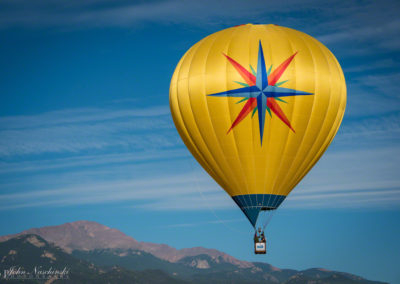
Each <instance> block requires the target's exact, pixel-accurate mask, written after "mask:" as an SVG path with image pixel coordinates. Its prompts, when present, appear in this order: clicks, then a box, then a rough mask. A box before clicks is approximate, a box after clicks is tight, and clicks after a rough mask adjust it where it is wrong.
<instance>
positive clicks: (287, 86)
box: [170, 24, 346, 226]
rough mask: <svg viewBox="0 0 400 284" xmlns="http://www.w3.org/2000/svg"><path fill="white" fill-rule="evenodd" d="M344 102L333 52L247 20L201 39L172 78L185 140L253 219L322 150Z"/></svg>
mask: <svg viewBox="0 0 400 284" xmlns="http://www.w3.org/2000/svg"><path fill="white" fill-rule="evenodd" d="M345 106H346V84H345V79H344V76H343V72H342V70H341V68H340V65H339V63H338V61H337V60H336V58H335V57H334V55H333V54H332V53H331V52H330V51H329V50H328V49H327V48H326V47H325V46H324V45H323V44H321V43H320V42H319V41H317V40H316V39H314V38H312V37H311V36H309V35H307V34H304V33H302V32H299V31H296V30H293V29H290V28H286V27H281V26H276V25H252V24H247V25H241V26H236V27H232V28H228V29H225V30H222V31H219V32H217V33H214V34H212V35H210V36H208V37H206V38H204V39H202V40H201V41H199V42H198V43H196V44H195V45H194V46H192V47H191V48H190V49H189V50H188V51H187V52H186V54H185V55H184V56H183V57H182V59H181V60H180V61H179V63H178V65H177V67H176V69H175V72H174V75H173V77H172V80H171V86H170V107H171V112H172V117H173V120H174V123H175V126H176V128H177V129H178V132H179V134H180V136H181V137H182V139H183V141H184V143H185V144H186V146H187V147H188V149H189V150H190V152H191V153H192V154H193V156H194V157H195V158H196V159H197V161H198V162H199V163H200V164H201V166H202V167H203V168H204V169H205V170H206V171H207V172H208V173H209V174H210V175H211V176H212V177H213V178H214V180H215V181H216V182H217V183H218V184H219V185H220V186H221V187H222V188H223V189H224V190H225V191H226V192H227V193H228V194H229V195H230V196H231V197H232V198H233V200H234V201H235V202H236V204H237V205H238V206H239V207H240V208H241V209H242V211H243V212H244V213H245V214H246V216H247V218H248V219H249V221H250V222H251V223H252V225H253V226H255V224H256V221H257V218H258V215H259V212H260V210H274V209H276V208H278V206H279V205H280V204H281V203H282V201H283V200H284V199H285V198H286V196H287V195H288V194H289V193H290V191H291V190H292V189H293V188H294V187H295V186H296V185H297V184H298V183H299V182H300V180H301V179H302V178H303V177H304V176H305V175H306V174H307V172H308V171H309V170H310V169H311V168H312V167H313V166H314V164H315V163H316V162H317V161H318V160H319V158H320V157H321V155H322V154H323V153H324V152H325V150H326V149H327V147H328V146H329V144H330V143H331V142H332V139H333V137H334V136H335V134H336V132H337V131H338V129H339V126H340V123H341V121H342V118H343V114H344V111H345Z"/></svg>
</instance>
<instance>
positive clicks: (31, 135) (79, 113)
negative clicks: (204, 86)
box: [0, 106, 181, 157]
mask: <svg viewBox="0 0 400 284" xmlns="http://www.w3.org/2000/svg"><path fill="white" fill-rule="evenodd" d="M180 143H181V142H180V140H179V139H178V137H177V135H176V133H175V129H174V126H173V123H172V119H171V118H170V114H169V108H168V107H165V106H162V107H154V108H148V109H142V110H134V109H133V110H130V109H125V110H124V109H122V110H121V109H120V110H110V109H72V110H63V111H54V112H48V113H43V114H38V115H34V116H32V115H31V116H14V117H2V118H0V156H3V157H4V156H13V155H31V154H41V153H63V152H72V153H77V152H80V151H90V150H92V151H96V150H101V149H105V148H111V147H124V148H126V149H128V148H130V149H136V150H139V149H140V150H143V149H154V148H163V147H164V148H165V147H171V146H175V145H180Z"/></svg>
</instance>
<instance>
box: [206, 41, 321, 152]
mask: <svg viewBox="0 0 400 284" xmlns="http://www.w3.org/2000/svg"><path fill="white" fill-rule="evenodd" d="M296 54H297V51H296V52H295V53H294V54H293V55H291V56H290V57H289V58H288V59H286V60H285V61H283V62H282V63H281V64H280V65H279V66H278V67H277V68H276V69H275V70H274V71H273V72H272V73H271V69H272V65H271V66H270V68H269V70H268V71H267V69H266V66H265V60H264V53H263V49H262V45H261V41H260V42H259V48H258V60H257V61H258V62H257V72H255V71H254V69H253V67H252V66H251V65H250V69H251V72H249V71H248V70H247V69H246V68H244V67H243V66H242V65H240V64H239V63H238V62H236V61H235V60H234V59H232V58H231V57H229V56H228V55H226V54H224V56H225V57H226V58H227V59H228V61H229V62H230V63H231V64H232V65H233V67H234V68H235V69H236V71H237V72H238V73H239V74H240V75H241V76H242V78H243V80H245V81H246V83H242V82H237V81H235V82H236V83H238V84H240V85H242V86H243V87H242V88H238V89H234V90H228V91H225V92H220V93H215V94H210V95H208V96H214V97H236V98H243V99H242V100H240V101H238V102H237V103H241V102H245V101H246V103H245V105H244V106H243V108H242V110H241V111H240V113H239V115H238V116H237V117H236V119H235V121H234V122H233V123H232V126H231V127H230V128H229V130H228V132H227V134H228V133H229V132H230V131H231V130H232V129H233V128H234V127H235V126H236V125H238V124H239V123H240V122H241V121H242V120H243V119H244V118H245V117H246V116H247V115H248V114H249V113H250V112H251V111H253V113H252V117H253V115H254V114H255V112H256V111H257V112H258V122H259V127H260V140H261V145H262V140H263V133H264V124H265V112H266V111H268V113H269V115H270V116H271V117H272V115H271V111H272V112H273V113H274V114H275V115H276V116H277V117H279V119H280V120H282V122H283V123H285V124H286V125H287V126H288V127H289V128H290V129H291V130H292V131H293V132H295V131H294V129H293V127H292V125H291V124H290V121H289V120H288V119H287V117H286V115H285V113H284V112H283V111H282V109H281V108H280V106H279V104H278V103H277V102H276V101H281V102H284V103H286V102H285V101H284V100H282V99H281V97H290V96H304V95H313V93H307V92H303V91H298V90H293V89H288V88H282V87H279V86H280V85H282V84H284V83H286V82H287V81H288V80H286V81H282V82H278V81H279V79H280V78H281V76H282V74H283V73H284V72H285V70H286V68H287V67H288V66H289V64H290V62H292V60H293V58H294V57H295V56H296Z"/></svg>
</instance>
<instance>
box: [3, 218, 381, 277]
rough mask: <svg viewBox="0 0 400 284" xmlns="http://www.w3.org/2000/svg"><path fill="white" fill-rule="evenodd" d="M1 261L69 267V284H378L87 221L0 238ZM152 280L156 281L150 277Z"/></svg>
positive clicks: (340, 274)
mask: <svg viewBox="0 0 400 284" xmlns="http://www.w3.org/2000/svg"><path fill="white" fill-rule="evenodd" d="M33 247H36V248H33ZM33 251H35V253H33ZM17 257H19V259H17ZM0 258H2V260H1V263H0V271H3V270H4V269H7V267H9V266H10V265H13V264H14V265H16V264H19V265H21V264H24V265H25V266H27V267H29V269H32V265H33V264H36V265H37V264H38V263H42V266H43V267H48V266H51V265H53V267H55V265H56V264H57V265H59V266H60V267H63V265H64V266H66V267H70V268H71V269H70V271H71V273H72V271H73V274H72V275H71V277H72V276H73V277H76V279H77V281H76V282H73V283H92V282H90V281H92V279H98V277H100V275H101V277H100V278H101V279H108V280H109V283H114V282H113V281H116V280H115V279H120V280H121V279H125V280H126V281H122V280H121V281H120V282H119V283H136V282H135V281H138V280H141V281H150V282H138V283H237V284H247V283H264V284H265V283H273V284H278V283H286V284H291V283H310V284H311V283H313V284H334V283H335V284H338V283H348V284H378V283H382V282H376V281H368V280H366V279H364V278H362V277H359V276H356V275H352V274H348V273H342V272H337V271H330V270H326V269H321V268H312V269H307V270H303V271H297V270H293V269H279V268H277V267H274V266H272V265H270V264H268V263H261V262H247V261H241V260H238V259H236V258H234V257H232V256H230V255H228V254H225V253H223V252H220V251H217V250H215V249H207V248H202V247H195V248H186V249H181V250H177V249H175V248H173V247H170V246H168V245H165V244H154V243H146V242H138V241H137V240H135V239H133V238H132V237H130V236H127V235H125V234H124V233H122V232H120V231H118V230H116V229H111V228H109V227H106V226H104V225H101V224H98V223H96V222H89V221H77V222H73V223H66V224H63V225H59V226H50V227H43V228H33V229H29V230H26V231H23V232H21V233H19V234H14V235H8V236H3V237H0ZM43 261H45V262H43ZM67 264H68V265H67ZM155 276H157V277H158V278H157V277H156V278H154V279H153V278H152V277H155ZM79 277H80V278H79ZM83 279H86V280H87V281H86V280H84V281H83ZM59 281H60V280H57V282H59ZM80 281H83V282H80ZM102 281H103V280H102ZM153 281H154V282H153ZM157 281H158V282H157ZM179 281H180V282H179ZM71 283H72V282H71ZM96 283H103V282H101V281H100V282H96Z"/></svg>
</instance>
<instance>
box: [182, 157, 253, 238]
mask: <svg viewBox="0 0 400 284" xmlns="http://www.w3.org/2000/svg"><path fill="white" fill-rule="evenodd" d="M189 164H190V167H191V168H192V172H193V173H194V178H195V184H196V186H195V188H196V190H197V192H198V193H199V194H200V196H201V198H202V199H203V202H204V203H205V204H206V206H207V208H208V210H210V211H211V213H212V214H213V215H214V217H215V218H216V219H217V221H218V223H221V224H222V225H224V226H225V227H226V228H227V229H229V230H231V231H233V232H235V233H241V234H246V233H244V232H241V231H239V230H237V229H234V228H232V227H231V226H228V225H227V223H226V222H225V221H224V220H222V219H221V218H219V217H218V215H217V213H215V211H214V210H213V209H212V208H211V206H209V204H208V202H207V201H208V200H207V198H206V197H205V196H204V195H203V193H202V191H201V190H200V186H199V183H200V182H199V178H198V176H197V172H196V170H195V168H194V166H193V164H192V163H191V162H190V161H189Z"/></svg>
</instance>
